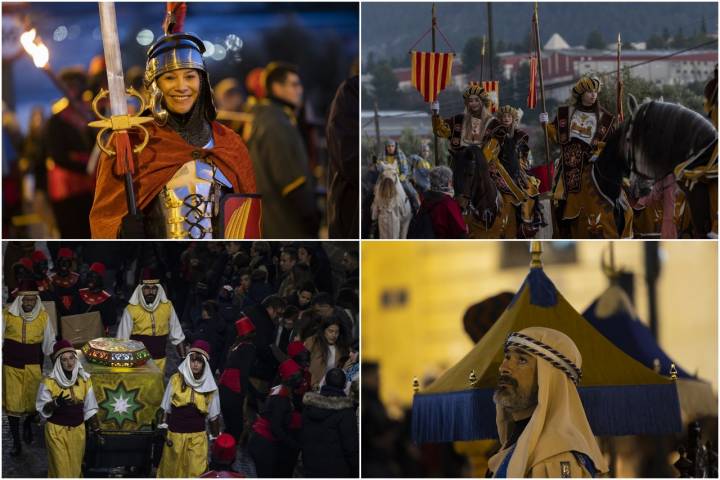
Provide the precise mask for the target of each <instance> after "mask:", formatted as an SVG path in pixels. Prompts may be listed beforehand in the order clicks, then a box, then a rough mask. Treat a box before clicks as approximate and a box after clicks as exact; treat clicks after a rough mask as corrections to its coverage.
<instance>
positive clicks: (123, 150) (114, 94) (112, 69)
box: [89, 2, 152, 215]
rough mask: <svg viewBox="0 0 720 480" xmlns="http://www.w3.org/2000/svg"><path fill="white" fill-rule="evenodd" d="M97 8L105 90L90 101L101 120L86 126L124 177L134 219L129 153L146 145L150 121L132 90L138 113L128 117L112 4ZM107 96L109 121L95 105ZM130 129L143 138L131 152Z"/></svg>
mask: <svg viewBox="0 0 720 480" xmlns="http://www.w3.org/2000/svg"><path fill="white" fill-rule="evenodd" d="M98 7H99V9H100V30H101V31H102V42H103V50H104V51H105V65H106V70H107V78H108V90H105V89H101V90H100V92H99V93H98V94H97V96H96V97H95V99H94V100H93V104H92V106H93V110H94V111H95V114H96V115H97V116H98V117H99V118H100V119H101V120H97V121H94V122H90V123H89V125H90V126H91V127H94V128H100V129H101V130H100V131H99V132H98V134H97V144H98V147H100V150H102V151H103V152H105V154H106V155H107V156H108V157H110V158H112V157H115V161H116V171H118V172H120V173H122V174H124V177H125V199H126V201H127V208H128V213H129V214H130V215H136V214H137V205H136V203H135V192H134V189H133V180H132V173H133V169H134V167H133V153H136V154H139V153H140V152H141V151H142V149H143V148H145V146H146V145H147V142H148V140H149V138H150V135H149V134H148V131H147V130H146V129H145V127H143V126H142V124H143V123H147V122H150V121H152V117H140V116H139V113H140V112H142V111H144V110H145V100H144V99H143V97H142V96H141V95H140V94H139V93H138V92H137V91H136V90H135V89H134V88H132V87H130V88H129V89H128V90H127V93H128V94H130V95H132V96H135V97H137V98H138V99H139V100H140V109H139V110H138V115H132V116H131V115H128V111H127V97H126V94H125V92H126V90H125V79H124V77H123V69H122V56H121V54H120V39H119V36H118V29H117V21H116V18H115V3H114V2H98ZM108 96H109V99H110V118H108V117H105V116H104V115H103V114H102V113H101V112H100V111H99V109H98V103H99V101H100V100H101V99H102V98H104V97H108ZM133 128H139V129H140V130H142V132H143V133H144V134H145V136H144V139H143V141H142V142H141V143H140V144H139V145H138V146H136V147H135V148H133V147H132V145H131V143H130V136H129V134H128V130H131V129H133ZM110 130H112V132H113V135H112V136H111V137H110V139H109V141H108V142H107V144H106V141H105V140H104V138H103V136H104V134H105V133H107V132H109V131H110ZM110 143H113V144H114V147H115V148H114V149H113V148H112V147H110V146H108V145H109V144H110Z"/></svg>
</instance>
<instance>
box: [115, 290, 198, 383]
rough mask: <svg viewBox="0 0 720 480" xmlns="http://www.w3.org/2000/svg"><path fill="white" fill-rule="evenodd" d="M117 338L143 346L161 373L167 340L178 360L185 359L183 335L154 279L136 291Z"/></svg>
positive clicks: (121, 320) (122, 319)
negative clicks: (173, 346)
mask: <svg viewBox="0 0 720 480" xmlns="http://www.w3.org/2000/svg"><path fill="white" fill-rule="evenodd" d="M116 336H117V338H122V339H126V340H127V339H131V340H138V341H140V342H142V343H143V344H145V347H146V348H147V349H148V352H150V356H151V357H152V358H153V361H154V362H155V363H156V364H157V366H158V368H159V369H160V371H161V372H164V371H165V360H166V358H165V357H166V353H165V352H166V348H167V342H168V340H170V343H172V344H173V345H175V347H176V348H177V352H178V355H180V358H185V344H184V343H183V342H184V341H185V334H184V333H183V331H182V328H181V327H180V321H179V320H178V317H177V314H176V313H175V308H173V304H172V302H171V301H170V300H168V298H167V296H166V295H165V289H163V286H162V285H160V282H159V281H158V280H155V279H148V280H143V281H142V282H141V283H140V284H139V285H138V286H137V287H136V288H135V291H134V292H133V294H132V297H130V301H129V304H128V306H127V307H125V310H124V311H123V313H122V318H121V319H120V325H119V326H118V330H117V335H116Z"/></svg>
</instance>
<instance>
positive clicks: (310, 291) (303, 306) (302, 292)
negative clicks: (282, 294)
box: [286, 281, 316, 311]
mask: <svg viewBox="0 0 720 480" xmlns="http://www.w3.org/2000/svg"><path fill="white" fill-rule="evenodd" d="M315 293H316V289H315V284H314V283H313V282H310V281H308V282H303V283H302V284H300V286H299V287H298V288H297V290H295V293H291V294H290V295H288V296H287V297H286V300H287V303H288V305H292V306H294V307H297V309H298V310H299V311H304V310H307V309H308V308H310V307H311V306H312V299H313V296H314V295H315Z"/></svg>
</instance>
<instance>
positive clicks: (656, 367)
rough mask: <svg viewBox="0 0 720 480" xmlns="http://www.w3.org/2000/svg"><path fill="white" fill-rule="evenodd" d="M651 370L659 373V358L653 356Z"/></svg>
mask: <svg viewBox="0 0 720 480" xmlns="http://www.w3.org/2000/svg"><path fill="white" fill-rule="evenodd" d="M653 370H654V371H655V373H660V359H659V358H654V359H653Z"/></svg>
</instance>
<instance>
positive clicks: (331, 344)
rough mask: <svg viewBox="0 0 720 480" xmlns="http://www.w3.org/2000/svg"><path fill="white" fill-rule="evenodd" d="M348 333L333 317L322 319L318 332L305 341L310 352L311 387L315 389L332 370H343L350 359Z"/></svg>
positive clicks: (336, 318)
mask: <svg viewBox="0 0 720 480" xmlns="http://www.w3.org/2000/svg"><path fill="white" fill-rule="evenodd" d="M348 336H349V333H348V331H347V330H346V327H345V325H344V324H343V322H342V321H341V320H340V319H339V318H338V317H337V316H335V315H331V316H329V317H327V318H325V319H323V321H322V323H321V324H320V328H319V330H318V332H317V333H316V334H315V335H313V336H311V337H310V338H308V339H307V340H306V341H305V348H307V349H308V351H310V373H311V375H312V380H311V381H312V387H313V389H317V388H318V386H319V385H320V382H321V381H322V380H323V378H324V377H325V374H326V373H327V372H328V371H329V370H330V369H332V368H335V367H338V368H344V367H345V363H346V362H348V361H349V360H351V359H350V349H349V342H348Z"/></svg>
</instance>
